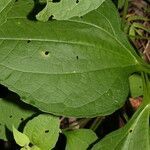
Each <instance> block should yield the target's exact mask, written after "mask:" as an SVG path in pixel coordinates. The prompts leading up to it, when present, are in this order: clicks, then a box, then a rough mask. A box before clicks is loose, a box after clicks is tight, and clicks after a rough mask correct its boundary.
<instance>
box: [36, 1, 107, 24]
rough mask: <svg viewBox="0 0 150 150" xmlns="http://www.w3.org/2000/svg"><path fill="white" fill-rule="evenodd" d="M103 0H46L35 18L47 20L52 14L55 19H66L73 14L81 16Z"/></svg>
mask: <svg viewBox="0 0 150 150" xmlns="http://www.w3.org/2000/svg"><path fill="white" fill-rule="evenodd" d="M104 1H105V0H92V1H91V0H61V1H60V2H57V3H56V2H52V1H49V0H47V5H46V7H45V8H44V9H43V10H42V11H41V12H40V13H39V14H38V15H37V19H38V20H41V21H47V20H48V19H49V17H51V16H53V18H54V19H57V20H66V19H69V18H71V17H74V16H79V17H80V16H83V15H85V14H86V13H88V12H90V11H92V10H94V9H97V8H98V7H99V6H100V5H101V4H102V3H103V2H104Z"/></svg>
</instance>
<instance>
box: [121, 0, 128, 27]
mask: <svg viewBox="0 0 150 150" xmlns="http://www.w3.org/2000/svg"><path fill="white" fill-rule="evenodd" d="M128 5H129V2H128V0H125V4H124V9H123V16H122V22H123V25H124V24H125V22H126V16H127V12H128Z"/></svg>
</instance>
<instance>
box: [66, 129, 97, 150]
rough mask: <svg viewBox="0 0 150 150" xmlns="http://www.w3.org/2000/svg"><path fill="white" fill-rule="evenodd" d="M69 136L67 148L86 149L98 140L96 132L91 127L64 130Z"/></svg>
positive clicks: (73, 149) (71, 149)
mask: <svg viewBox="0 0 150 150" xmlns="http://www.w3.org/2000/svg"><path fill="white" fill-rule="evenodd" d="M64 134H65V136H66V137H67V145H66V150H86V149H87V148H88V147H89V145H90V144H92V143H93V142H95V141H96V140H97V136H96V134H95V133H94V132H93V131H92V130H89V129H78V130H74V131H66V132H64Z"/></svg>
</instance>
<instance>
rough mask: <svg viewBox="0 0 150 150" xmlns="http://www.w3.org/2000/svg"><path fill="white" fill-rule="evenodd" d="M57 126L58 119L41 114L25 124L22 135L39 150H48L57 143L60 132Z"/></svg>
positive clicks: (58, 123)
mask: <svg viewBox="0 0 150 150" xmlns="http://www.w3.org/2000/svg"><path fill="white" fill-rule="evenodd" d="M59 125H60V121H59V118H58V117H54V116H51V115H48V114H42V115H39V116H37V117H35V118H33V119H32V120H31V121H29V122H28V123H27V125H26V126H25V129H24V133H25V134H26V135H27V136H28V137H29V139H30V141H31V143H32V144H33V145H35V146H37V147H38V148H40V149H41V150H49V149H52V148H53V147H54V146H55V144H56V142H57V139H58V136H59V132H60V129H59ZM35 149H36V147H35Z"/></svg>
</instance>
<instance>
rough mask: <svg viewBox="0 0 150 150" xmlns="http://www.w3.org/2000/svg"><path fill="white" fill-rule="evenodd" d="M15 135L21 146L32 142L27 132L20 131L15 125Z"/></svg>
mask: <svg viewBox="0 0 150 150" xmlns="http://www.w3.org/2000/svg"><path fill="white" fill-rule="evenodd" d="M13 135H14V139H15V141H16V143H17V144H18V145H20V146H21V147H24V146H28V145H29V143H30V140H29V138H28V137H27V136H26V135H25V134H23V133H21V132H19V131H18V130H17V129H16V128H15V127H14V126H13Z"/></svg>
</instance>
